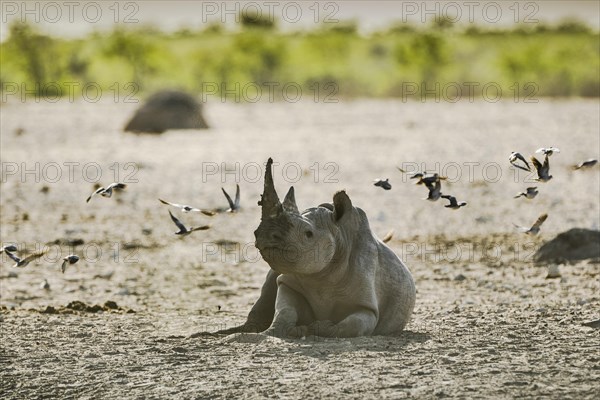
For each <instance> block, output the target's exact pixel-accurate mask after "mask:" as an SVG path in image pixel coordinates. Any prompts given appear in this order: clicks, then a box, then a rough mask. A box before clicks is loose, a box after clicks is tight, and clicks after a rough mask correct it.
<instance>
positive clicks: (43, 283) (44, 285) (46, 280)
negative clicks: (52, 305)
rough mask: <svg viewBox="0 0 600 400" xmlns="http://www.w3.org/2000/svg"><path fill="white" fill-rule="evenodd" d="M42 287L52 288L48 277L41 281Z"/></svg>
mask: <svg viewBox="0 0 600 400" xmlns="http://www.w3.org/2000/svg"><path fill="white" fill-rule="evenodd" d="M40 289H44V290H50V283H48V279H44V281H43V282H42V283H40Z"/></svg>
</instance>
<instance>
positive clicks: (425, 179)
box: [373, 147, 598, 235]
mask: <svg viewBox="0 0 600 400" xmlns="http://www.w3.org/2000/svg"><path fill="white" fill-rule="evenodd" d="M536 153H538V154H543V155H544V162H543V163H542V162H540V161H539V160H538V159H537V158H535V157H534V156H530V161H531V163H532V164H533V167H534V168H535V173H536V174H537V178H536V181H538V182H548V181H549V180H551V179H552V175H550V159H549V157H550V156H552V154H554V153H560V149H558V148H556V147H547V148H546V147H542V148H540V149H538V150H536ZM508 161H509V162H510V164H511V165H512V166H514V167H516V168H518V169H521V170H524V171H527V172H532V171H531V165H529V163H528V162H527V160H526V159H525V157H523V155H522V154H521V153H518V152H516V151H513V152H512V153H511V154H510V156H509V158H508ZM597 163H598V160H596V159H589V160H586V161H582V162H580V163H579V164H577V165H574V166H573V169H574V170H578V169H582V168H591V167H593V166H594V165H596V164H597ZM396 168H397V169H398V170H399V171H400V172H401V173H403V174H409V172H407V171H405V170H403V169H402V168H400V167H396ZM410 174H411V175H410V176H409V178H410V179H416V180H417V181H416V182H415V184H417V185H425V187H426V188H427V190H428V194H427V197H426V198H424V199H423V200H429V201H437V200H439V199H440V198H443V199H446V200H448V201H449V204H446V205H444V207H446V208H449V209H451V210H458V209H460V208H461V207H464V206H466V205H467V203H466V202H464V201H461V202H459V201H458V200H456V197H454V196H450V195H445V194H443V193H442V181H443V180H446V179H447V177H444V176H440V175H439V174H437V173H427V172H426V171H422V172H420V171H419V172H411V173H410ZM373 184H374V185H375V186H377V187H381V188H382V189H384V190H391V189H392V184H391V183H390V181H389V179H387V178H386V179H383V178H379V179H375V181H374V183H373ZM538 193H539V192H538V190H537V186H531V187H528V188H527V189H526V190H525V191H524V192H520V193H517V194H516V196H514V198H515V199H517V198H519V197H525V198H526V199H529V200H531V199H533V198H535V197H536V196H537V194H538ZM547 218H548V214H542V215H540V216H539V217H538V219H537V220H536V221H535V222H534V224H533V225H532V226H531V227H523V226H519V225H516V224H513V225H514V226H515V227H516V228H517V229H518V230H519V231H521V232H523V233H526V234H529V235H537V234H538V233H539V232H540V227H541V226H542V224H543V223H544V221H546V219H547Z"/></svg>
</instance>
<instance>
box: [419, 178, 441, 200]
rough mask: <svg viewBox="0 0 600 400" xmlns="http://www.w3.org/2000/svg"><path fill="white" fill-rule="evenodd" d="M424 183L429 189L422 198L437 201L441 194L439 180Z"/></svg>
mask: <svg viewBox="0 0 600 400" xmlns="http://www.w3.org/2000/svg"><path fill="white" fill-rule="evenodd" d="M425 185H426V186H427V189H429V193H428V194H427V197H426V198H425V199H423V200H429V201H438V200H439V199H440V197H441V196H442V183H441V181H439V180H437V181H436V182H435V183H425Z"/></svg>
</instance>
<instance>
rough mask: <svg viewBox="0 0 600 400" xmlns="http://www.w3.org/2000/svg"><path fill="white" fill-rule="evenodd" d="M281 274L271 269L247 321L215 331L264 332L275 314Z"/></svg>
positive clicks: (225, 332)
mask: <svg viewBox="0 0 600 400" xmlns="http://www.w3.org/2000/svg"><path fill="white" fill-rule="evenodd" d="M278 276H279V274H278V273H277V272H275V271H273V270H272V269H271V270H269V273H268V274H267V278H266V279H265V283H264V284H263V287H262V289H261V292H260V297H259V298H258V300H257V301H256V303H255V304H254V307H252V310H250V314H248V318H247V319H246V322H245V323H244V324H242V325H240V326H235V327H233V328H229V329H222V330H220V331H217V332H215V333H220V334H226V335H229V334H232V333H239V332H254V333H258V332H262V331H264V330H265V329H267V328H268V327H269V326H270V325H271V322H272V321H273V314H275V298H276V296H277V277H278Z"/></svg>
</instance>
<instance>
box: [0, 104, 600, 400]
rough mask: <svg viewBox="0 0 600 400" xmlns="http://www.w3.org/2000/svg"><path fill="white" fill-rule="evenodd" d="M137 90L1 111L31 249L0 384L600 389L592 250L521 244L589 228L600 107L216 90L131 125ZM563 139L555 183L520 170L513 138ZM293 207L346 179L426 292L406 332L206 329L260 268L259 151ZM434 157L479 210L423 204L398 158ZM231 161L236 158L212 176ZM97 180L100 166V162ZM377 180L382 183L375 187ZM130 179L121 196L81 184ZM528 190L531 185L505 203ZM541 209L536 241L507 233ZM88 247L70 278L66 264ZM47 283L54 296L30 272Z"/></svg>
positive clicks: (518, 141)
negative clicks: (238, 95) (286, 97)
mask: <svg viewBox="0 0 600 400" xmlns="http://www.w3.org/2000/svg"><path fill="white" fill-rule="evenodd" d="M136 106H137V105H136V104H129V103H123V102H120V103H116V104H115V103H111V102H100V103H97V104H89V103H85V102H83V101H80V102H75V103H67V102H59V103H56V104H53V103H47V102H43V101H42V102H40V103H35V102H30V103H26V104H23V103H18V102H12V103H7V104H2V105H1V106H0V112H1V114H2V116H1V124H2V125H1V137H0V138H1V139H0V140H1V150H2V151H1V161H2V180H1V182H0V194H1V208H0V217H1V222H2V224H1V228H0V234H1V241H2V243H3V244H7V243H15V244H17V245H18V246H19V249H20V251H21V253H23V254H26V253H28V252H32V251H35V250H36V249H39V248H42V247H44V246H45V247H46V249H47V250H48V251H49V252H48V253H47V254H46V255H45V256H44V257H43V258H42V259H41V260H39V261H37V262H36V263H34V264H32V265H30V266H28V267H27V268H24V269H16V268H12V266H11V265H12V262H11V261H10V260H9V259H8V257H7V256H6V255H5V254H2V256H1V261H2V262H1V264H0V285H1V288H0V306H1V310H0V328H1V345H0V346H1V347H0V356H1V371H0V397H1V398H3V399H31V398H61V399H68V398H83V399H85V398H207V397H210V398H240V397H244V398H265V397H268V398H279V397H280V398H292V399H294V398H297V399H300V398H324V397H326V398H357V399H364V398H404V397H418V398H438V397H450V398H515V397H517V398H556V399H565V398H578V399H579V398H590V399H591V398H598V396H600V386H599V385H598V382H599V381H600V352H599V350H598V349H599V348H600V331H599V330H597V329H593V328H589V327H586V326H583V325H582V323H584V322H587V321H592V320H595V319H598V318H600V293H599V289H600V283H599V281H600V264H598V263H597V260H586V261H582V262H579V263H577V264H573V265H561V266H560V267H559V268H560V273H561V274H562V277H561V278H557V279H546V274H547V268H546V267H547V266H546V265H535V264H534V263H533V262H532V255H533V253H534V252H535V250H536V249H537V248H538V247H539V246H540V245H541V244H542V243H544V242H546V241H548V240H549V239H551V238H553V237H554V236H555V235H556V234H558V233H560V232H562V231H565V230H567V229H570V228H572V227H581V228H589V229H598V228H599V227H600V202H599V200H598V199H599V195H600V173H599V168H598V167H597V166H596V167H595V168H594V169H592V170H588V171H571V170H570V168H569V167H570V165H571V164H574V163H577V162H579V161H582V160H584V159H587V158H591V157H594V158H598V156H599V155H600V154H599V153H600V137H599V134H598V133H599V123H600V116H599V113H598V102H597V101H583V100H571V101H551V100H541V101H540V102H539V103H538V104H522V103H512V102H500V103H496V104H489V103H483V102H476V103H472V104H470V103H458V104H445V103H441V104H436V103H425V104H422V103H419V102H409V103H402V102H399V101H351V102H350V101H346V102H342V103H339V104H314V103H310V102H304V103H303V102H301V103H297V104H287V103H277V104H254V105H240V104H222V103H219V102H215V103H209V104H208V105H207V106H206V108H205V111H206V118H207V120H208V123H209V125H210V126H211V127H212V128H211V129H210V130H208V131H170V132H167V133H165V134H163V135H158V136H156V135H154V136H144V135H142V136H137V135H133V134H125V133H122V132H121V129H122V127H123V126H124V124H125V123H126V121H127V120H128V118H129V117H130V116H131V115H132V114H133V112H134V110H135V108H136ZM550 145H552V146H557V147H559V148H560V149H561V152H560V153H559V154H555V155H553V156H552V158H551V173H552V174H553V176H554V179H553V180H551V181H550V182H548V183H545V184H537V183H535V184H534V182H532V181H531V178H532V177H531V176H527V175H526V174H522V173H516V170H514V169H512V168H509V167H510V166H509V164H508V162H507V159H508V155H509V154H510V152H511V151H513V150H517V151H521V152H523V153H524V154H525V155H526V156H527V155H529V154H533V152H534V151H535V149H537V148H538V147H541V146H550ZM269 156H272V157H273V158H274V159H275V161H277V162H279V163H280V164H279V166H276V167H275V173H274V177H275V183H276V187H277V188H278V190H279V193H280V195H283V194H284V191H285V190H287V187H288V186H289V185H291V184H293V185H294V186H295V187H296V198H297V201H298V204H299V206H300V207H301V208H302V207H308V206H313V205H316V204H319V203H322V202H325V201H330V200H331V196H332V195H333V193H334V192H335V191H336V190H339V189H343V188H345V189H346V190H347V191H348V193H349V195H350V197H351V198H352V200H353V201H354V204H355V205H357V206H359V207H362V208H363V209H364V210H365V211H366V213H367V215H368V216H369V218H370V221H371V226H372V228H373V230H374V231H375V232H376V233H377V234H378V235H380V236H383V235H384V234H385V233H387V232H388V231H389V230H390V229H394V230H395V236H394V238H393V240H392V241H391V242H390V243H389V245H390V246H391V248H392V249H394V250H395V251H396V252H397V253H398V255H400V256H401V257H402V258H403V259H404V261H405V262H406V263H407V265H408V266H409V268H410V269H411V271H412V272H413V274H414V277H415V280H416V285H417V289H418V293H417V304H416V308H415V312H414V316H413V320H412V322H411V323H410V324H409V326H408V329H407V330H406V331H405V332H403V333H402V334H400V335H399V336H398V337H365V338H356V339H319V338H314V337H309V338H306V339H304V340H280V339H275V338H265V337H260V336H256V335H242V336H239V335H232V336H220V337H219V336H214V335H210V334H205V333H203V332H212V331H215V330H217V329H220V328H224V327H229V326H233V325H234V324H238V323H240V322H242V321H243V320H244V318H245V316H246V313H247V312H248V310H249V309H250V307H251V305H252V304H253V301H255V299H256V298H257V296H258V294H259V288H260V285H261V283H262V279H263V277H264V276H265V274H266V272H267V268H268V267H267V265H266V264H265V262H264V261H262V260H261V259H260V257H259V256H258V254H257V252H256V249H255V248H254V247H253V245H252V242H253V230H254V229H255V228H256V226H257V225H258V221H259V216H260V212H259V208H258V206H257V205H256V202H257V200H258V198H259V194H260V192H261V190H262V181H261V178H260V176H258V175H261V174H262V168H263V163H264V162H265V161H266V159H267V158H268V157H269ZM417 165H418V166H419V167H421V168H425V169H427V170H431V171H433V170H437V171H439V172H442V173H444V174H446V175H448V177H449V182H448V183H445V184H444V188H443V191H444V192H446V193H449V194H453V195H455V196H457V197H458V199H459V200H465V201H467V202H468V203H469V204H468V206H467V207H465V208H463V209H461V210H459V211H451V210H448V209H445V208H444V207H443V204H445V201H443V200H442V201H439V202H437V203H431V202H427V201H424V200H422V198H423V197H425V195H426V193H425V189H424V188H422V187H419V186H416V185H413V184H412V182H410V181H409V180H408V179H407V178H406V177H405V176H403V175H402V174H400V173H399V172H398V171H397V170H396V168H395V167H396V166H403V167H405V168H409V169H412V168H413V167H415V166H417ZM226 171H228V172H229V173H224V172H226ZM100 173H101V176H98V175H99V174H100ZM379 177H388V178H390V182H391V183H392V185H393V188H392V190H390V191H383V190H381V189H380V188H377V187H374V186H373V185H372V180H373V179H375V178H379ZM115 180H121V181H124V182H126V183H128V185H129V186H128V188H127V189H126V190H125V191H123V192H121V193H117V194H115V195H114V196H113V197H112V198H110V199H106V198H100V197H96V198H94V199H92V201H91V202H90V203H89V204H86V203H85V199H86V197H87V196H88V195H89V194H90V193H91V192H92V191H93V189H94V184H95V183H96V182H98V183H100V184H102V185H106V184H109V183H110V182H112V181H115ZM236 182H237V183H239V184H240V186H241V192H242V207H243V209H242V211H241V212H240V213H239V214H235V215H232V214H220V215H217V216H215V217H212V218H210V217H207V216H202V215H197V214H194V215H192V214H181V213H179V212H178V211H176V210H174V213H175V214H176V215H178V216H180V217H181V218H182V219H183V221H184V222H186V223H187V224H191V225H198V224H205V223H210V224H211V225H212V228H211V229H210V230H208V231H201V232H195V233H194V234H192V235H191V236H188V237H185V238H178V237H175V236H174V235H173V232H174V231H175V226H174V225H173V224H172V223H171V221H170V219H169V216H168V213H167V206H164V205H162V204H160V203H159V202H158V200H157V199H158V197H160V198H163V199H166V200H169V201H174V202H183V203H187V204H192V205H195V206H200V207H208V208H212V207H223V206H225V205H226V204H225V203H224V198H223V196H222V194H221V189H220V188H221V186H223V187H225V188H226V190H228V191H229V192H230V193H232V192H234V191H235V183H236ZM532 185H534V186H535V185H537V186H538V187H539V190H540V194H539V195H538V197H537V198H536V199H534V200H531V201H528V200H525V199H513V198H512V197H513V195H514V194H515V193H516V192H518V191H521V190H524V189H525V188H526V187H527V186H532ZM543 212H547V213H548V214H549V218H548V220H547V221H546V223H545V224H544V225H543V226H542V232H541V234H540V235H539V236H538V237H535V238H531V237H529V236H526V235H523V234H521V233H519V232H517V231H516V230H515V228H514V227H513V225H512V224H513V223H516V224H520V225H528V224H531V223H533V221H535V219H536V218H537V217H538V216H539V215H540V214H541V213H543ZM70 253H76V254H78V255H80V256H81V258H82V259H81V261H80V262H79V263H78V264H75V265H73V266H69V267H68V268H67V270H66V272H65V273H64V275H63V274H61V273H60V259H61V258H62V257H64V256H66V255H68V254H70ZM44 279H46V280H47V282H48V284H49V289H43V288H41V287H40V284H41V283H42V282H43V281H44Z"/></svg>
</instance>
